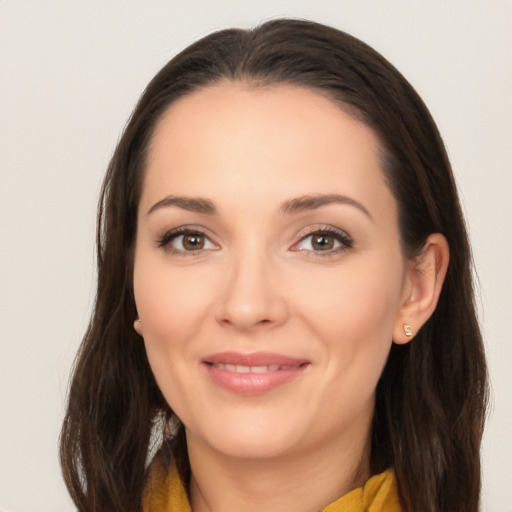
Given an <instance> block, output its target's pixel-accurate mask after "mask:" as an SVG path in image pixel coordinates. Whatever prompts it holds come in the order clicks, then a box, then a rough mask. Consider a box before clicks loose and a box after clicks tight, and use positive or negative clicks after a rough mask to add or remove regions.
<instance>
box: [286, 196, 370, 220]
mask: <svg viewBox="0 0 512 512" xmlns="http://www.w3.org/2000/svg"><path fill="white" fill-rule="evenodd" d="M330 204H345V205H349V206H353V207H355V208H357V209H358V210H360V211H362V212H363V213H364V214H365V215H366V216H367V217H369V218H370V219H371V220H373V217H372V216H371V214H370V212H369V211H368V210H367V209H366V208H365V207H364V206H363V205H362V204H361V203H360V202H359V201H356V200H355V199H352V198H351V197H348V196H343V195H339V194H315V195H305V196H300V197H295V198H293V199H290V200H288V201H286V202H285V203H284V204H283V205H282V206H281V208H280V209H279V213H281V214H286V215H288V214H292V213H297V212H303V211H307V210H316V209H317V208H321V207H322V206H327V205H330Z"/></svg>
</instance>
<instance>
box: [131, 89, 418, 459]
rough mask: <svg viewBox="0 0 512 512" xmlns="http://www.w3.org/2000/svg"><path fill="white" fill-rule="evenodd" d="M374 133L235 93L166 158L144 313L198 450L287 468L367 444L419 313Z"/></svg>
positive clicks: (183, 114) (152, 349) (156, 356)
mask: <svg viewBox="0 0 512 512" xmlns="http://www.w3.org/2000/svg"><path fill="white" fill-rule="evenodd" d="M378 151H379V148H378V143H377V140H376V137H375V136H374V134H373V133H372V131H371V130H370V129H369V128H367V127H366V126H364V125H363V124H361V123H359V122H357V121H355V120H353V119H352V118H351V117H349V116H348V115H347V114H345V113H344V112H342V111H341V110H340V109H339V108H338V107H337V106H336V105H335V104H334V103H332V102H331V101H329V100H328V99H326V98H324V97H323V96H321V95H319V94H317V93H315V92H312V91H310V90H308V89H305V88H300V87H292V86H288V85H277V86H273V87H265V88H249V87H247V86H244V85H242V84H234V83H231V82H224V83H221V84H218V85H215V86H212V87H210V88H207V89H203V90H200V91H198V92H195V93H193V94H191V95H189V96H187V97H185V98H183V99H180V100H179V101H177V102H176V103H174V104H173V105H172V107H171V108H170V109H169V110H168V111H167V113H166V114H165V115H164V116H163V118H162V119H161V120H160V122H159V124H158V126H157V129H156V132H155V135H154V139H153V141H152V144H151V146H150V151H149V159H148V163H147V170H146V174H145V178H144V183H143V189H142V196H141V201H140V207H139V214H138V231H137V242H136V251H135V269H134V286H135V299H136V304H137V310H138V313H139V317H140V319H141V320H142V324H141V326H140V327H139V329H140V331H141V333H142V335H143V337H144V343H145V345H146V349H147V354H148V358H149V362H150V364H151V368H152V370H153V372H154V375H155V377H156V380H157V382H158V385H159V386H160V388H161V390H162V392H163V394H164V396H165V398H166V400H167V401H168V403H169V405H170V406H171V408H172V409H173V410H174V411H175V413H176V414H177V415H178V416H179V418H180V419H181V420H182V421H183V423H184V424H185V427H186V429H187V435H188V438H189V443H194V442H196V443H200V444H203V445H207V446H209V447H210V448H211V449H213V450H215V451H218V452H220V453H222V454H224V455H228V456H236V457H273V456H278V455H284V454H290V453H294V452H296V451H298V450H307V449H310V448H313V449H320V447H323V448H326V449H329V448H330V447H334V446H341V445H348V444H351V445H353V446H364V444H365V443H366V442H367V440H368V435H369V429H370V424H371V419H372V415H373V409H374V394H375V387H376V384H377V381H378V379H379V376H380V374H381V371H382V369H383V367H384V364H385V362H386V359H387V356H388V353H389V350H390V347H391V343H392V337H393V331H394V329H395V326H396V325H397V323H398V322H399V321H400V320H399V311H400V307H401V306H402V305H403V304H404V303H405V302H406V301H407V299H408V279H407V268H408V266H407V262H406V261H405V260H404V257H403V255H402V253H401V250H400V236H399V229H398V219H397V205H396V201H395V200H394V198H393V196H392V194H391V192H390V190H389V189H388V186H387V185H386V183H385V179H384V176H383V173H382V171H381V163H380V161H379V157H378Z"/></svg>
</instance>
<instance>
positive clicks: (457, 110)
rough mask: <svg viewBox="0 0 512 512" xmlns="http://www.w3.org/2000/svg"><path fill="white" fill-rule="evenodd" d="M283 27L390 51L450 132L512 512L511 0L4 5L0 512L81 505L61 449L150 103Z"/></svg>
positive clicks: (489, 485)
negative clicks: (125, 146)
mask: <svg viewBox="0 0 512 512" xmlns="http://www.w3.org/2000/svg"><path fill="white" fill-rule="evenodd" d="M276 16H294V17H304V18H310V19H313V20H316V21H320V22H323V23H327V24H331V25H333V26H336V27H337V28H340V29H342V30H346V31H347V32H350V33H352V34H353V35H355V36H357V37H359V38H361V39H363V40H364V41H365V42H367V43H369V44H371V45H372V46H374V47H375V48H376V49H377V50H378V51H380V52H381V53H382V54H384V56H386V57H387V58H388V59H389V60H390V61H391V62H392V63H393V64H395V66H396V67H397V68H398V69H399V70H400V71H401V72H402V73H403V74H404V75H405V76H406V77H407V78H408V79H409V81H410V82H411V83H412V84H413V85H414V86H415V87H416V89H417V90H418V92H419V93H420V95H421V96H422V97H423V99H424V100H425V102H426V103H427V105H428V106H429V107H430V109H431V111H432V113H433V115H434V118H435V119H436V121H437V123H438V125H439V128H440V130H441V133H442V134H443V136H444V140H445V142H446V145H447V147H448V152H449V154H450V157H451V160H452V164H453V167H454V171H455V174H456V178H457V179H458V183H459V187H460V193H461V197H462V201H463V204H464V208H465V210H466V212H467V218H468V223H469V229H470V234H471V238H472V242H473V248H474V257H475V260H476V265H477V269H478V274H479V280H480V285H481V308H480V310H481V318H482V322H483V328H484V333H485V338H486V344H487V349H488V358H489V366H490V371H491V378H492V385H493V403H494V405H493V410H492V412H491V415H490V418H489V422H488V426H487V432H486V436H485V440H484V451H483V456H484V457H483V460H484V494H483V505H484V506H483V510H484V511H485V512H498V511H499V512H512V505H511V501H510V484H511V483H512V471H511V469H510V459H511V456H512V401H511V399H510V392H511V389H512V378H511V373H512V372H511V370H510V366H511V363H512V343H511V340H510V334H509V333H510V328H509V324H510V320H511V318H512V301H511V298H510V295H511V294H510V292H511V290H512V279H511V272H510V266H511V262H512V230H511V227H512V207H511V199H510V198H511V192H512V179H511V171H512V150H511V146H512V122H511V119H512V64H511V58H512V2H511V1H510V0H479V1H471V0H466V1H455V0H451V1H447V0H442V1H441V0H434V1H433V0H429V1H428V2H427V1H423V2H420V1H416V2H412V1H410V0H401V1H398V0H395V1H392V0H385V1H384V0H380V1H378V0H374V1H367V0H359V1H357V0H354V1H344V0H338V1H327V0H315V1H313V0H311V1H307V0H272V1H266V0H259V1H235V0H233V1H229V0H210V1H208V0H204V1H199V0H188V1H183V0H179V1H167V2H163V1H145V2H142V1H129V0H123V1H119V0H118V1H112V0H111V1H104V2H100V1H97V2H86V1H78V0H72V1H62V2H56V1H44V2H41V1H37V0H34V1H24V0H11V1H8V0H4V1H1V0H0V509H1V508H2V507H5V510H9V511H11V512H31V511H33V510H38V511H40V512H64V511H71V510H73V506H72V504H71V502H70V500H69V498H68V497H67V493H66V490H65V488H64V485H63V483H62V481H61V477H60V470H59V466H58V459H57V439H58V434H59V428H60V422H61V420H62V416H63V411H64V401H65V395H66V388H67V382H68V374H69V370H70V367H71V364H72V360H73V357H74V354H75V352H76V349H77V347H78V344H79V342H80V339H81V336H82V334H83V332H84V330H85V327H86V324H87V320H88V317H89V314H90V310H91V305H92V301H93V297H94V279H95V269H94V223H95V210H96V202H97V196H98V191H99V188H100V183H101V179H102V175H103V173H104V170H105V168H106V166H107V163H108V160H109V157H110V155H111V153H112V151H113V149H114V147H115V144H116V141H117V140H118V137H119V135H120V133H121V130H122V128H123V126H124V124H125V122H126V120H127V118H128V116H129V114H130V112H131V110H132V108H133V106H134V104H135V102H136V100H137V98H138V96H139V94H140V93H141V92H142V90H143V88H144V87H145V85H146V84H147V82H148V81H149V80H150V78H151V77H152V76H153V75H154V74H155V73H156V72H157V70H158V69H159V68H160V67H161V66H163V65H164V64H165V63H166V62H167V60H169V58H170V57H172V56H173V55H174V54H175V53H177V52H178V51H179V50H181V49H182V48H183V47H185V46H186V45H188V44H189V43H191V42H192V41H194V40H196V39H197V38H199V37H200V36H203V35H206V34H207V33H209V32H211V31H212V30H215V29H220V28H226V27H230V26H242V27H249V26H252V25H254V24H256V23H258V22H260V21H262V20H265V19H268V18H270V17H276ZM418 512H421V511H418Z"/></svg>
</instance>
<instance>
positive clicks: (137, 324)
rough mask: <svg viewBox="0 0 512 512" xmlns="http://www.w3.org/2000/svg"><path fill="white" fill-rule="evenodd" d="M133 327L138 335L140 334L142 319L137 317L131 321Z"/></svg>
mask: <svg viewBox="0 0 512 512" xmlns="http://www.w3.org/2000/svg"><path fill="white" fill-rule="evenodd" d="M133 328H134V330H135V332H136V333H137V334H138V335H139V336H142V320H141V319H140V318H139V317H137V318H136V319H135V321H134V322H133Z"/></svg>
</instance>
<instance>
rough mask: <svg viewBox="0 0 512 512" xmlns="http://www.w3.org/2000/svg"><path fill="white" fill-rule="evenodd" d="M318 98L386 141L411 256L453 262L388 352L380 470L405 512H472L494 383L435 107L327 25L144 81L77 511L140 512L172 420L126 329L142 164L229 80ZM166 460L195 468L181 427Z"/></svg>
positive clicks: (72, 398) (105, 214) (92, 372)
mask: <svg viewBox="0 0 512 512" xmlns="http://www.w3.org/2000/svg"><path fill="white" fill-rule="evenodd" d="M224 79H227V80H231V81H239V82H243V83H245V84H247V85H249V86H251V87H263V86H268V85H272V84H291V85H296V86H301V87H307V88H310V89H313V90H315V91H318V92H319V93H320V94H323V95H325V96H326V97H328V98H329V99H332V101H334V102H335V103H337V104H338V105H339V106H340V108H342V109H343V110H344V111H345V112H347V113H349V114H350V115H351V116H352V117H354V118H356V119H358V120H359V121H361V122H363V123H365V124H366V125H367V126H368V127H370V128H371V129H372V130H373V131H374V133H375V134H376V135H377V137H378V138H379V141H380V144H381V152H382V166H383V172H384V174H385V176H386V179H387V182H388V184H389V186H390V189H391V191H392V193H393V195H394V197H395V199H396V200H397V204H398V209H399V223H400V232H401V238H402V240H401V241H402V246H403V250H404V252H405V254H407V255H409V256H412V255H414V254H416V253H418V251H419V250H420V249H421V248H422V247H423V244H424V242H425V240H426V239H427V237H428V236H429V235H430V234H432V233H442V234H443V235H444V236H445V237H446V239H447V241H448V243H449V246H450V253H451V259H450V264H449V268H448V273H447V276H446V280H445V284H444V287H443V290H442V293H441V297H440V300H439V303H438V306H437V309H436V311H435V312H434V314H433V315H432V317H431V318H430V319H429V320H428V321H427V323H426V324H425V325H424V326H423V328H422V329H421V330H420V332H419V333H418V335H417V336H416V338H415V339H414V341H413V342H411V343H409V344H407V345H401V346H398V345H393V347H392V349H391V352H390V355H389V359H388V362H387V364H386V367H385V369H384V372H383V374H382V376H381V378H380V381H379V384H378V387H377V393H376V409H375V415H374V422H373V430H372V439H371V464H372V470H373V471H374V472H379V471H382V470H383V469H385V468H387V467H390V466H392V467H393V468H394V470H395V473H396V477H397V481H398V485H399V489H400V494H401V499H402V503H403V507H404V509H405V510H408V511H413V510H421V511H422V512H448V511H449V512H463V511H464V512H477V510H478V508H479V495H480V458H479V451H480V442H481V436H482V429H483V423H484V416H485V408H486V399H487V373H486V366H485V359H484V352H483V345H482V339H481V334H480V330H479V326H478V322H477V318H476V313H475V304H474V293H473V284H472V260H471V252H470V247H469V242H468V237H467V233H466V228H465V224H464V219H463V216H462V213H461V208H460V204H459V201H458V196H457V191H456V186H455V183H454V179H453V175H452V171H451V168H450V163H449V160H448V157H447V154H446V151H445V148H444V145H443V142H442V140H441V137H440V135H439V133H438V130H437V128H436V125H435V123H434V121H433V119H432V117H431V115H430V114H429V112H428V110H427V108H426V106H425V105H424V103H423V102H422V100H421V99H420V97H419V96H418V94H417V93H416V92H415V91H414V89H413V88H412V86H411V85H410V84H409V83H408V82H407V81H406V80H405V78H404V77H403V76H402V75H401V74H400V73H399V72H398V71H397V70H396V69H395V68H394V67H393V66H392V65H391V64H390V63H389V62H388V61H387V60H385V59H384V58H383V57H382V56H381V55H380V54H378V53H377V52H376V51H375V50H373V49H372V48H370V47H369V46H368V45H366V44H365V43H363V42H361V41H359V40H358V39H356V38H354V37H352V36H350V35H348V34H346V33H344V32H341V31H339V30H336V29H334V28H331V27H327V26H324V25H320V24H317V23H313V22H308V21H302V20H288V19H278V20H273V21H269V22H267V23H264V24H263V25H261V26H258V27H256V28H255V29H253V30H239V29H230V30H223V31H220V32H216V33H213V34H211V35H209V36H207V37H205V38H203V39H201V40H199V41H197V42H196V43H194V44H192V45H191V46H189V47H188V48H186V49H185V50H184V51H182V52H181V53H180V54H178V55H177V56H176V57H174V58H173V59H172V60H171V61H170V62H169V63H168V64H167V65H166V66H165V67H164V68H163V69H162V70H161V71H160V72H159V73H158V74H157V75H156V76H155V77H154V78H153V80H152V81H151V82H150V83H149V85H148V86H147V88H146V90H145V91H144V93H143V95H142V96H141V98H140V100H139V102H138V104H137V106H136V108H135V110H134V112H133V114H132V116H131V118H130V120H129V122H128V124H127V126H126V128H125V131H124V134H123V136H122V138H121V140H120V142H119V144H118V146H117V148H116V150H115V153H114V155H113V158H112V160H111V162H110V165H109V167H108V170H107V174H106V177H105V181H104V184H103V188H102V193H101V199H100V204H99V212H98V226H97V233H98V235H97V264H98V285H97V295H96V303H95V307H94V312H93V315H92V318H91V321H90V325H89V328H88V330H87V332H86V334H85V336H84V339H83V342H82V345H81V348H80V351H79V353H78V356H77V359H76V362H75V367H74V371H73V376H72V381H71V386H70V391H69V399H68V408H67V412H66V416H65V420H64V424H63V428H62V433H61V445H60V457H61V464H62V470H63V474H64V478H65V481H66V484H67V486H68V489H69V491H70V493H71V496H72V498H73V500H74V502H75V504H76V506H77V508H78V509H79V510H80V511H106V510H117V511H126V512H128V511H130V512H133V511H136V510H137V511H138V510H140V506H141V499H142V494H143V489H144V481H145V462H146V458H147V454H148V451H149V450H150V439H151V433H152V432H153V431H154V427H155V425H156V424H157V422H158V421H160V420H161V419H162V418H164V424H168V421H169V420H171V419H172V418H173V417H174V415H173V412H172V411H171V409H170V408H169V406H168V404H167V403H166V401H165V399H164V398H163V396H162V394H161V392H160V390H159V389H158V386H157V384H156V382H155V379H154V377H153V375H152V372H151V369H150V367H149V363H148V360H147V357H146V354H145V350H144V346H143V343H142V342H141V339H140V337H139V336H138V335H137V334H136V333H135V332H134V330H133V320H134V319H135V318H136V308H135V301H134V296H133V282H132V281H133V253H134V244H135V240H136V228H137V224H136V223H137V208H138V203H139V199H140V194H141V188H142V182H143V177H144V168H145V162H146V160H147V156H148V148H150V143H151V138H152V136H153V133H154V130H155V127H156V125H157V123H158V121H159V119H160V118H161V117H162V115H163V114H164V113H165V112H166V110H167V109H168V108H169V106H170V105H171V104H172V103H173V102H175V101H177V100H178V99H179V98H181V97H183V96H185V95H188V94H191V93H192V92H194V91H196V90H198V89H201V88H205V87H209V86H212V85H214V84H217V83H218V82H219V81H221V80H224ZM162 436H163V439H164V440H165V442H164V448H165V449H166V450H167V451H168V452H169V451H172V452H173V454H174V456H175V457H176V458H177V460H178V462H179V464H180V467H181V468H182V470H183V472H186V471H188V469H187V468H188V466H187V457H186V442H185V438H184V434H183V428H182V427H178V429H177V431H174V433H172V432H163V434H162Z"/></svg>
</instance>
